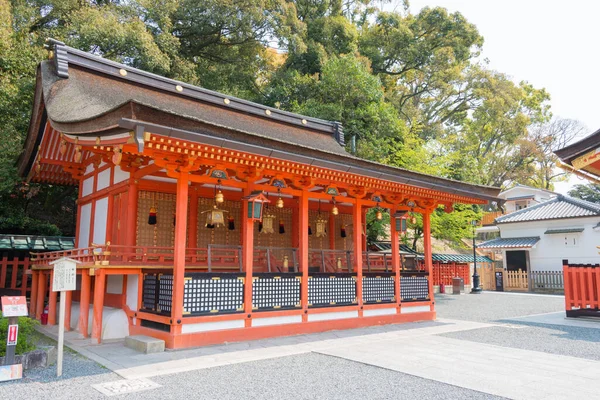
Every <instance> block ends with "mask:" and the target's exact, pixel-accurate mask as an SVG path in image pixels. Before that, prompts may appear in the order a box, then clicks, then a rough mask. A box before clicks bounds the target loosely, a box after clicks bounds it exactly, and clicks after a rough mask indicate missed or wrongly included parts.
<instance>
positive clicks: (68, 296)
mask: <svg viewBox="0 0 600 400" xmlns="http://www.w3.org/2000/svg"><path fill="white" fill-rule="evenodd" d="M60 301H64V302H65V305H64V306H63V305H62V304H61V305H60V308H61V310H65V331H67V332H68V331H70V330H71V304H72V303H73V291H72V290H67V291H65V292H62V294H61V296H60Z"/></svg>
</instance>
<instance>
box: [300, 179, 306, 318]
mask: <svg viewBox="0 0 600 400" xmlns="http://www.w3.org/2000/svg"><path fill="white" fill-rule="evenodd" d="M298 200H299V201H298V230H299V234H298V242H299V243H298V262H299V264H300V268H301V271H302V284H301V285H300V288H301V291H300V302H301V304H302V309H303V310H304V313H303V314H302V321H303V322H306V321H307V320H308V315H307V314H306V312H307V311H308V191H306V190H303V191H302V194H301V195H300V198H299V199H298Z"/></svg>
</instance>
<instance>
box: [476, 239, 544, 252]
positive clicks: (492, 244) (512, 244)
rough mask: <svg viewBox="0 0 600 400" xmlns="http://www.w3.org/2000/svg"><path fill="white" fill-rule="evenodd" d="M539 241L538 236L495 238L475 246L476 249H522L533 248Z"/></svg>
mask: <svg viewBox="0 0 600 400" xmlns="http://www.w3.org/2000/svg"><path fill="white" fill-rule="evenodd" d="M539 241H540V237H539V236H531V237H517V238H497V239H492V240H488V241H487V242H483V243H480V244H478V245H477V248H478V249H522V248H530V247H533V246H534V245H535V244H536V243H537V242H539Z"/></svg>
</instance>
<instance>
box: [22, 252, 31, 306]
mask: <svg viewBox="0 0 600 400" xmlns="http://www.w3.org/2000/svg"><path fill="white" fill-rule="evenodd" d="M29 268H30V260H29V256H27V255H26V256H25V257H24V259H23V273H22V275H21V296H25V297H27V284H28V283H29V276H28V275H27V271H29Z"/></svg>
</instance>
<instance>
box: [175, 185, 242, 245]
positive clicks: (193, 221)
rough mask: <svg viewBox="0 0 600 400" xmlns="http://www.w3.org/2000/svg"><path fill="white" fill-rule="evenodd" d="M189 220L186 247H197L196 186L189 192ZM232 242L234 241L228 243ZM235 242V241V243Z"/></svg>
mask: <svg viewBox="0 0 600 400" xmlns="http://www.w3.org/2000/svg"><path fill="white" fill-rule="evenodd" d="M188 220H189V221H190V223H189V226H188V244H187V245H188V247H191V248H194V249H195V248H196V247H198V188H197V187H192V193H190V210H189V218H188ZM229 244H234V243H229ZM235 244H237V243H235Z"/></svg>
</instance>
